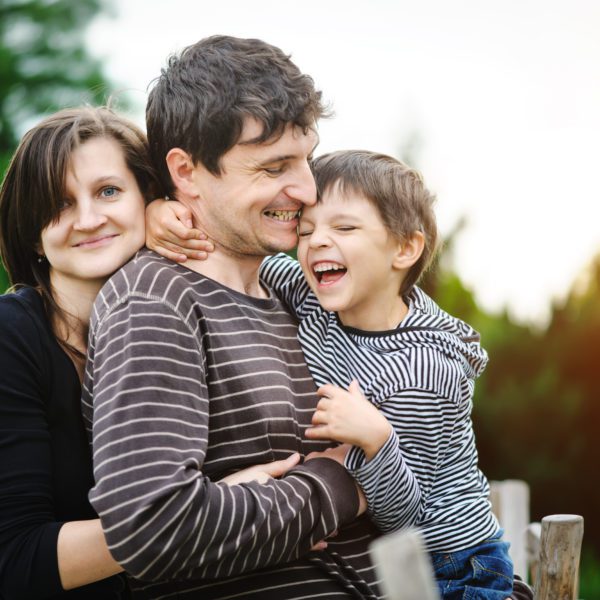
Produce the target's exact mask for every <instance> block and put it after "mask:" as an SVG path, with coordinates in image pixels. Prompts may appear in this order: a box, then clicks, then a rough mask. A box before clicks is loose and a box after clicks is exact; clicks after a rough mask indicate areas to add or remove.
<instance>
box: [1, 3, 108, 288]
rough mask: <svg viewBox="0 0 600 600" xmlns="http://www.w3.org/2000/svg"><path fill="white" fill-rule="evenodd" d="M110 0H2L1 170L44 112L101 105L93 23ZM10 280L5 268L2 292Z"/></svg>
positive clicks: (103, 82)
mask: <svg viewBox="0 0 600 600" xmlns="http://www.w3.org/2000/svg"><path fill="white" fill-rule="evenodd" d="M107 8H108V7H107V5H106V2H105V1H104V0H77V1H76V2H73V1H72V0H0V173H2V175H4V172H5V170H6V167H7V165H8V161H9V159H10V156H11V155H12V153H13V151H14V150H15V147H16V145H17V143H18V141H19V138H20V137H21V135H22V134H23V132H24V131H25V130H26V129H27V128H28V127H29V126H30V125H32V124H33V123H35V121H37V120H38V119H39V118H40V117H42V116H43V115H46V114H49V113H51V112H53V111H55V110H58V109H59V108H61V107H64V106H75V105H79V104H82V103H84V102H89V103H90V104H101V103H103V102H105V101H106V98H107V96H108V95H109V92H110V90H109V86H108V82H107V79H106V77H105V76H104V75H103V72H102V67H101V64H100V62H99V61H98V60H97V59H95V58H93V57H91V56H90V54H89V53H88V51H87V49H86V46H85V41H84V36H85V32H86V28H87V25H88V24H89V23H90V22H91V20H92V19H93V17H95V16H96V15H97V14H98V13H99V12H100V11H102V10H106V9H107ZM7 283H8V280H7V277H6V273H5V272H4V270H3V269H2V268H1V267H0V292H2V291H3V290H4V289H6V286H7Z"/></svg>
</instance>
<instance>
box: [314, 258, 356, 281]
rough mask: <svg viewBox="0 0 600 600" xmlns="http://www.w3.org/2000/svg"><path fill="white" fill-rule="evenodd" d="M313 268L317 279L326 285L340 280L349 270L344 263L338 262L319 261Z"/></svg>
mask: <svg viewBox="0 0 600 600" xmlns="http://www.w3.org/2000/svg"><path fill="white" fill-rule="evenodd" d="M312 269H313V273H314V274H315V277H316V278H317V281H318V282H319V283H322V284H324V285H326V284H328V283H335V282H336V281H339V280H340V279H341V278H342V277H343V276H344V275H345V274H346V271H347V270H348V269H347V268H346V267H345V266H344V265H341V264H340V263H336V262H319V263H316V264H315V265H313V268H312Z"/></svg>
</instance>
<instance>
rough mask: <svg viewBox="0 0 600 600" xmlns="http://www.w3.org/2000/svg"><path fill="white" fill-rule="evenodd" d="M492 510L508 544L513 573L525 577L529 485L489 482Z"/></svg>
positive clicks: (510, 481)
mask: <svg viewBox="0 0 600 600" xmlns="http://www.w3.org/2000/svg"><path fill="white" fill-rule="evenodd" d="M490 501H491V503H492V510H493V511H494V514H495V515H496V517H497V519H498V521H500V525H501V526H502V528H503V529H504V539H505V540H506V541H507V542H509V543H510V550H509V554H510V557H511V558H512V561H513V564H514V567H515V573H518V574H519V575H521V577H524V578H525V577H527V556H526V551H525V530H526V529H527V526H528V525H529V485H527V483H525V482H524V481H521V480H519V479H506V480H505V481H491V482H490Z"/></svg>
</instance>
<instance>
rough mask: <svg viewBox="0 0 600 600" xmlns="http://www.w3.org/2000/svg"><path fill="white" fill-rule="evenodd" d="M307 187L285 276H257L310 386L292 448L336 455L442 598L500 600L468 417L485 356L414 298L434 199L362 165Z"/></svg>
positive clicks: (398, 169)
mask: <svg viewBox="0 0 600 600" xmlns="http://www.w3.org/2000/svg"><path fill="white" fill-rule="evenodd" d="M314 174H315V179H316V182H317V189H318V190H319V199H318V201H317V204H315V205H314V206H311V207H307V208H305V209H304V210H303V212H302V215H301V219H300V224H299V228H298V235H299V243H298V260H299V263H298V262H296V261H294V260H293V259H291V258H289V257H287V256H286V255H278V256H276V257H272V258H268V259H266V260H265V262H264V263H263V266H262V268H261V278H262V280H263V281H264V283H265V284H266V285H268V286H269V287H270V288H272V289H273V290H274V291H275V293H276V294H277V295H278V296H279V297H280V298H281V299H282V300H283V301H284V302H285V303H286V304H287V306H288V307H289V309H290V310H291V311H292V312H293V313H295V314H296V315H297V317H298V320H299V340H300V342H301V345H302V348H303V351H304V355H305V358H306V362H307V364H308V366H309V368H310V370H311V373H312V375H313V377H314V379H315V381H316V383H317V384H318V385H319V386H321V387H320V388H319V390H318V393H319V395H320V396H321V400H320V401H319V403H318V405H317V409H316V411H315V413H314V416H313V418H312V423H313V427H312V428H309V429H308V430H307V431H306V436H307V437H310V438H319V439H330V440H335V441H337V442H340V443H342V444H344V445H343V446H340V447H338V448H335V449H333V450H332V451H328V453H327V454H326V455H327V456H330V457H331V458H333V459H335V460H339V461H343V464H344V465H345V466H346V468H347V469H348V471H349V472H350V473H351V474H352V475H353V476H354V478H355V479H356V480H357V481H358V483H359V484H360V486H361V487H362V489H363V490H364V493H365V496H366V498H367V502H368V507H369V513H370V515H371V517H372V519H373V521H374V522H375V523H376V525H377V526H378V527H379V528H380V529H381V530H382V531H386V532H389V531H395V530H398V529H401V528H403V527H408V526H415V527H417V528H418V529H419V530H420V532H421V534H422V535H423V537H424V539H425V542H426V544H427V548H428V550H429V552H430V555H431V559H432V562H433V566H434V571H435V573H436V577H437V580H438V584H439V588H440V592H441V594H442V596H443V598H445V599H451V598H452V599H454V598H464V599H467V598H477V599H494V600H495V599H497V600H504V599H505V598H507V597H508V596H510V594H511V591H512V584H513V570H512V563H511V560H510V558H509V556H508V552H507V547H508V545H507V544H506V543H505V542H503V541H502V540H501V533H502V532H501V530H500V528H499V525H498V522H497V521H496V519H495V517H494V516H493V514H492V512H491V507H490V503H489V500H488V496H489V488H488V483H487V480H486V479H485V477H484V476H483V474H482V473H481V471H479V469H478V468H477V451H476V448H475V438H474V434H473V428H472V423H471V417H470V415H471V408H472V398H473V389H474V381H475V378H476V377H477V376H478V375H479V374H480V373H481V372H482V370H483V369H484V367H485V364H486V363H487V354H486V352H485V350H483V349H482V348H481V346H480V345H479V336H478V334H477V333H476V332H475V331H474V330H473V329H472V328H471V327H470V326H469V325H467V324H466V323H464V322H462V321H460V320H458V319H456V318H454V317H452V316H450V315H448V314H447V313H445V312H444V311H443V310H441V309H440V308H439V307H438V306H437V305H436V304H435V303H434V302H433V301H432V300H431V299H430V298H429V297H428V296H427V295H426V294H424V293H423V292H422V291H421V290H420V289H419V288H418V287H416V286H415V284H416V282H417V281H418V279H419V277H420V275H421V274H422V273H423V271H424V270H425V268H426V267H427V266H428V263H429V262H430V260H431V257H432V256H433V254H434V250H435V245H436V239H437V229H436V222H435V216H434V212H433V201H434V198H433V196H432V195H431V194H430V193H429V191H428V190H427V188H426V187H425V185H424V183H423V180H422V179H421V176H420V175H419V174H418V173H417V172H416V171H414V170H412V169H410V168H409V167H407V166H406V165H404V164H402V163H401V162H399V161H397V160H395V159H393V158H391V157H388V156H384V155H381V154H375V153H372V152H366V151H345V152H334V153H331V154H327V155H325V156H322V157H320V158H318V159H317V160H316V161H315V162H314ZM349 445H350V446H349Z"/></svg>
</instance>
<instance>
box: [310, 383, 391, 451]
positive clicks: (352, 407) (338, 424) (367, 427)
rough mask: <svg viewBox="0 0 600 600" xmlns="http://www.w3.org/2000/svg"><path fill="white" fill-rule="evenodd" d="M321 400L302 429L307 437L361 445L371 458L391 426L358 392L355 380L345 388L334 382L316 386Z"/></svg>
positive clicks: (384, 440)
mask: <svg viewBox="0 0 600 600" xmlns="http://www.w3.org/2000/svg"><path fill="white" fill-rule="evenodd" d="M317 394H319V396H321V400H319V403H318V404H317V410H316V411H315V413H314V414H313V417H312V424H313V425H314V427H310V428H309V429H307V430H306V437H307V438H310V439H320V440H322V439H325V440H336V441H338V442H343V443H345V444H352V445H354V446H359V447H360V448H362V450H363V452H364V453H365V456H366V458H367V460H371V459H372V458H373V457H374V456H375V454H377V452H378V451H379V449H380V448H381V447H382V446H383V444H384V443H385V442H386V440H387V439H388V437H389V436H390V432H391V430H392V426H391V425H390V423H389V422H388V420H387V419H386V418H385V417H384V416H383V415H382V414H381V412H380V411H379V410H378V409H377V408H376V407H375V406H374V405H373V404H371V403H370V402H369V401H368V400H367V399H366V398H365V397H364V396H363V394H362V392H361V391H360V388H359V387H358V382H357V381H352V383H351V384H350V387H349V388H348V391H346V390H343V389H341V388H339V387H336V386H334V385H324V386H322V387H320V388H319V389H318V390H317Z"/></svg>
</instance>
